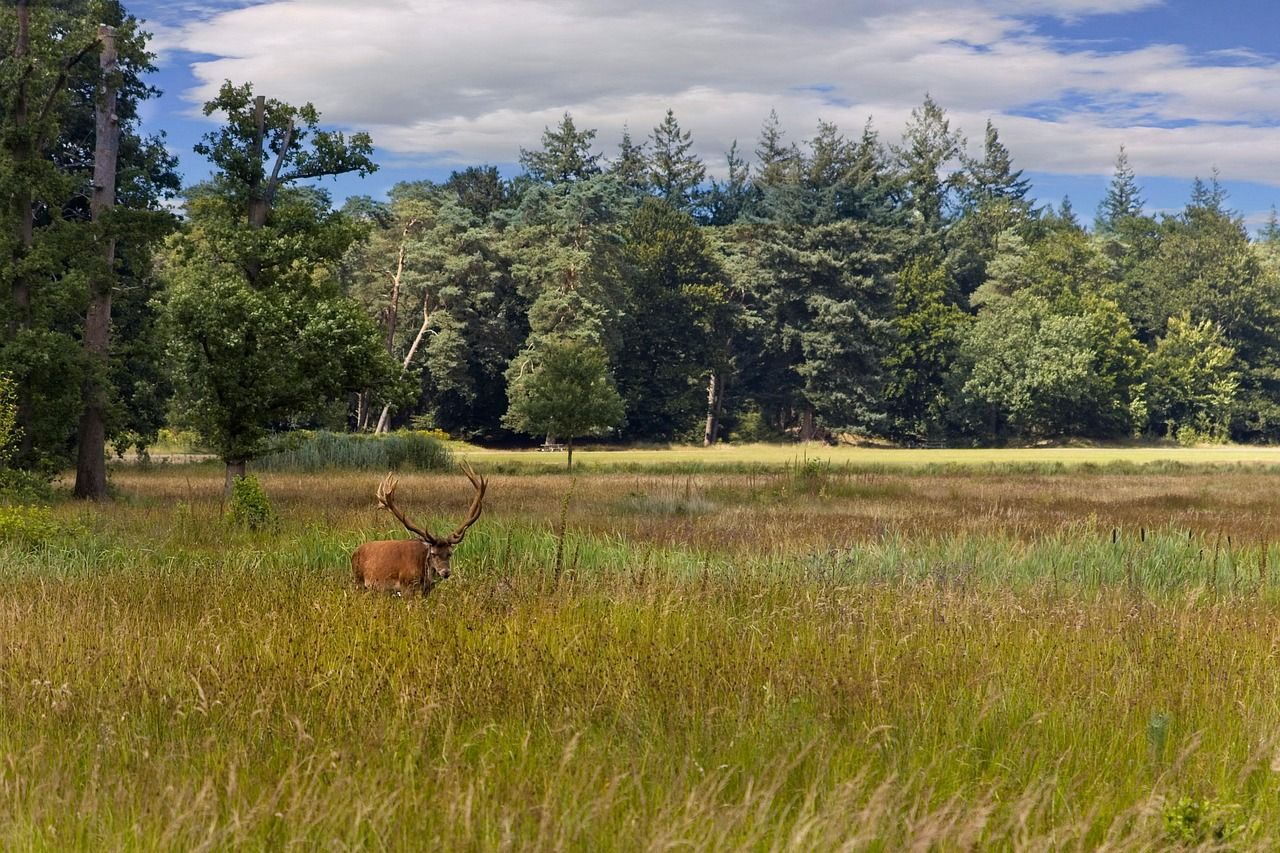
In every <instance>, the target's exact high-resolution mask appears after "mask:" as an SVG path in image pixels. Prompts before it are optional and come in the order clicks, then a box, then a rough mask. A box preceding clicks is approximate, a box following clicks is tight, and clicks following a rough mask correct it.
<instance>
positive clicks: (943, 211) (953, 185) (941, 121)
mask: <svg viewBox="0 0 1280 853" xmlns="http://www.w3.org/2000/svg"><path fill="white" fill-rule="evenodd" d="M963 149H964V138H963V137H962V136H961V135H960V132H959V131H956V130H952V129H951V122H950V121H949V120H948V119H947V113H946V110H944V109H943V108H942V107H940V106H938V103H937V102H936V101H934V100H933V98H932V97H930V96H928V95H926V96H925V99H924V103H923V104H922V105H920V106H919V107H917V108H916V109H914V110H912V111H911V121H910V122H909V123H908V124H907V128H906V131H905V132H904V133H903V136H902V144H901V145H899V146H897V147H895V148H894V149H893V151H894V154H895V156H896V159H897V165H898V168H899V169H900V170H901V172H902V178H903V183H904V186H905V189H906V195H907V206H908V207H909V208H910V210H911V211H912V213H914V214H915V217H916V219H917V222H918V226H917V230H918V231H919V232H921V233H922V234H926V235H932V234H937V233H939V232H941V230H942V229H943V227H944V226H945V225H946V216H947V207H948V205H949V204H950V202H951V199H952V196H953V194H954V192H955V190H956V189H957V187H958V186H959V184H960V182H961V177H960V176H959V175H957V174H955V173H952V174H949V175H948V174H944V173H946V172H947V170H948V169H949V168H950V166H951V165H952V164H953V163H954V162H955V161H956V158H957V157H958V156H959V155H960V152H961V151H962V150H963Z"/></svg>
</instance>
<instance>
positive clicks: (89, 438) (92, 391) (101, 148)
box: [75, 26, 120, 500]
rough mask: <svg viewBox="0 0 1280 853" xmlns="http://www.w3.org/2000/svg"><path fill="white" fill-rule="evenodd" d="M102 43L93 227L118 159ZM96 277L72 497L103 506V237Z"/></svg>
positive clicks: (107, 283)
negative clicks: (100, 502)
mask: <svg viewBox="0 0 1280 853" xmlns="http://www.w3.org/2000/svg"><path fill="white" fill-rule="evenodd" d="M98 38H99V39H100V40H101V41H102V56H101V60H100V67H101V70H102V82H101V84H100V88H99V91H98V104H97V110H96V123H95V138H94V152H93V197H92V198H91V199H90V201H89V209H90V211H91V213H92V216H93V221H94V224H95V225H99V226H100V225H101V220H102V219H103V218H104V217H107V216H108V215H109V214H110V211H111V209H112V208H113V207H114V206H115V203H116V162H117V160H118V159H119V154H120V120H119V118H118V117H117V116H116V31H115V30H114V29H113V28H111V27H108V26H103V27H100V28H99V29H98ZM98 239H100V240H102V241H103V244H102V260H103V265H102V269H101V271H100V272H99V273H98V274H97V275H95V276H94V277H93V280H92V281H90V283H89V308H88V311H87V312H86V314H85V319H84V349H85V355H86V356H87V357H88V361H89V371H88V374H87V376H86V378H85V383H84V412H83V414H82V415H81V417H80V446H79V458H78V460H77V464H76V485H75V496H76V497H78V498H88V499H89V500H103V499H105V498H106V496H107V466H106V438H107V435H106V412H107V387H106V383H107V368H108V360H109V356H110V351H111V287H112V284H113V278H114V274H113V273H114V267H115V259H116V241H115V238H114V237H112V236H110V235H109V234H108V233H105V232H104V231H101V230H100V231H99V233H98Z"/></svg>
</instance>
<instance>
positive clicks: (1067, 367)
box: [958, 288, 1145, 438]
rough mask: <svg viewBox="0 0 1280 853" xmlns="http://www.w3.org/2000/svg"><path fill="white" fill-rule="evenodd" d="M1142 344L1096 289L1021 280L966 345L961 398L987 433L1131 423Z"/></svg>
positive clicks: (1136, 422)
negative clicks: (1055, 296)
mask: <svg viewBox="0 0 1280 853" xmlns="http://www.w3.org/2000/svg"><path fill="white" fill-rule="evenodd" d="M1144 360H1145V351H1144V349H1143V347H1142V345H1141V344H1139V343H1138V342H1137V341H1136V340H1135V339H1134V337H1133V330H1132V328H1131V327H1130V326H1129V322H1128V320H1127V319H1126V318H1125V316H1124V314H1123V313H1121V312H1120V310H1119V308H1118V307H1117V306H1116V304H1115V303H1114V302H1112V301H1110V300H1108V299H1106V298H1105V297H1103V296H1101V295H1100V294H1098V293H1097V292H1096V291H1094V290H1092V289H1090V290H1086V291H1085V292H1083V293H1080V294H1079V295H1072V294H1068V295H1066V296H1064V297H1063V298H1061V299H1059V300H1052V299H1050V298H1049V297H1046V296H1044V295H1042V294H1040V293H1037V292H1036V290H1035V289H1034V288H1025V289H1022V290H1019V291H1018V292H1016V293H1014V294H1013V295H1011V296H1009V297H1007V298H1006V299H1003V300H1001V301H999V302H998V303H996V304H994V305H992V306H991V307H990V308H987V309H985V310H983V311H981V312H979V314H978V316H977V319H976V320H975V321H974V323H973V324H972V326H971V327H970V332H969V334H968V335H967V336H966V337H965V340H964V342H963V343H962V345H961V348H960V358H959V365H960V373H959V376H960V382H961V387H960V390H959V394H958V406H959V410H960V412H961V417H962V419H965V420H967V427H968V429H970V430H971V431H974V432H977V433H979V434H986V435H988V436H990V437H999V436H1004V435H1009V434H1013V435H1020V436H1031V437H1035V436H1058V435H1084V436H1095V437H1099V438H1106V437H1117V436H1123V435H1126V434H1129V433H1131V432H1132V431H1133V430H1134V428H1135V427H1140V426H1141V423H1142V422H1145V417H1141V418H1140V417H1139V410H1140V408H1141V404H1142V398H1141V391H1142V379H1143V376H1144V373H1143V371H1144Z"/></svg>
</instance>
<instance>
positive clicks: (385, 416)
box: [373, 296, 431, 435]
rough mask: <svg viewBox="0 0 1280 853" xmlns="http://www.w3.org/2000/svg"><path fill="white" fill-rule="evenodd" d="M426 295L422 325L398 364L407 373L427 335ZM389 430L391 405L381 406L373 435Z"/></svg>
mask: <svg viewBox="0 0 1280 853" xmlns="http://www.w3.org/2000/svg"><path fill="white" fill-rule="evenodd" d="M430 304H431V303H430V302H428V301H427V297H426V296H423V297H422V325H421V326H419V327H418V334H417V335H415V336H414V338H413V344H411V345H410V347H409V354H408V355H406V356H405V357H404V364H402V365H401V366H400V372H401V373H402V374H403V373H408V372H409V365H411V364H413V357H414V356H415V355H417V354H418V347H420V346H422V339H423V338H425V337H426V336H427V329H428V327H429V326H430V325H431V308H430ZM390 430H391V406H390V405H385V406H383V407H382V414H380V415H379V416H378V426H377V427H376V428H375V429H374V431H373V432H374V434H375V435H381V434H383V433H386V432H389V431H390Z"/></svg>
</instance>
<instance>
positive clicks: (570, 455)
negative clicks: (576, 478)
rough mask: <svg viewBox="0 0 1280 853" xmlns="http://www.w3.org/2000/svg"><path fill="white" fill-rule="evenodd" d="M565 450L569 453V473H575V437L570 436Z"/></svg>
mask: <svg viewBox="0 0 1280 853" xmlns="http://www.w3.org/2000/svg"><path fill="white" fill-rule="evenodd" d="M564 446H565V448H566V449H567V450H568V451H569V473H570V474H572V473H573V436H569V438H568V440H567V441H565V445H564Z"/></svg>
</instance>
